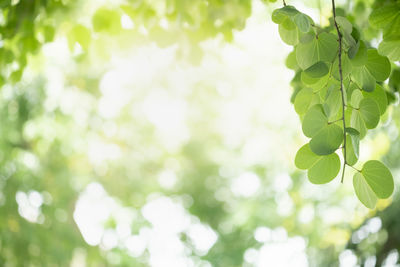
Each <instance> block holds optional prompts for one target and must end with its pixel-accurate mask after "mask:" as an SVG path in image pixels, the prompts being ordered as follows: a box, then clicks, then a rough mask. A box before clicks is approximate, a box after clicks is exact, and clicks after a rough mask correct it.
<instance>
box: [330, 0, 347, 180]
mask: <svg viewBox="0 0 400 267" xmlns="http://www.w3.org/2000/svg"><path fill="white" fill-rule="evenodd" d="M332 12H333V22H334V24H335V28H336V31H337V34H338V38H339V39H338V42H339V53H338V57H339V76H340V92H341V94H342V121H343V155H344V163H343V172H342V179H341V180H340V182H341V183H343V179H344V173H345V170H346V165H347V156H346V155H347V149H346V120H345V117H344V115H345V113H344V112H345V105H346V103H345V100H344V92H343V71H342V34H341V33H340V30H339V26H338V24H337V22H336V7H335V0H332Z"/></svg>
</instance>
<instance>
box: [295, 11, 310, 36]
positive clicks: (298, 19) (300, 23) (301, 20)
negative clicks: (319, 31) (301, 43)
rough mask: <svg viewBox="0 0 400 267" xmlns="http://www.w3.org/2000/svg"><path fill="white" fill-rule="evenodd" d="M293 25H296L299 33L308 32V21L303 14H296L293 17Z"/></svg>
mask: <svg viewBox="0 0 400 267" xmlns="http://www.w3.org/2000/svg"><path fill="white" fill-rule="evenodd" d="M294 23H296V25H297V27H299V30H300V31H301V32H308V31H309V30H310V21H309V20H308V17H307V16H306V15H304V14H303V13H298V14H296V15H295V16H294Z"/></svg>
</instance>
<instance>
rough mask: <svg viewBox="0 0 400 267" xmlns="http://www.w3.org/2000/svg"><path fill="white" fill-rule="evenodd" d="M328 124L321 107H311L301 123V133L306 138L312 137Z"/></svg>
mask: <svg viewBox="0 0 400 267" xmlns="http://www.w3.org/2000/svg"><path fill="white" fill-rule="evenodd" d="M327 123H328V118H327V117H326V115H325V113H324V111H323V109H322V106H321V105H314V106H312V107H311V108H310V109H309V110H308V111H307V113H306V115H305V116H304V119H303V123H302V129H303V133H304V135H305V136H307V137H313V136H314V135H316V134H317V133H318V132H319V131H320V130H321V129H322V128H323V127H324V126H326V125H327Z"/></svg>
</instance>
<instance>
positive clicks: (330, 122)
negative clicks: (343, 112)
mask: <svg viewBox="0 0 400 267" xmlns="http://www.w3.org/2000/svg"><path fill="white" fill-rule="evenodd" d="M341 120H343V118H340V119H337V120H334V121H328V124H332V123H335V122H338V121H341Z"/></svg>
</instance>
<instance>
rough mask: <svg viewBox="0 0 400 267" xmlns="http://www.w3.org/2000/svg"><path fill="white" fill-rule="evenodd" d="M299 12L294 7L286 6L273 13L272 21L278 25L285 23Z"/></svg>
mask: <svg viewBox="0 0 400 267" xmlns="http://www.w3.org/2000/svg"><path fill="white" fill-rule="evenodd" d="M298 13H299V11H297V9H296V8H295V7H294V6H284V7H282V8H279V9H275V10H274V12H272V21H273V22H275V23H276V24H281V23H283V22H284V21H285V20H286V19H287V18H288V17H294V16H295V15H296V14H298Z"/></svg>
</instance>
